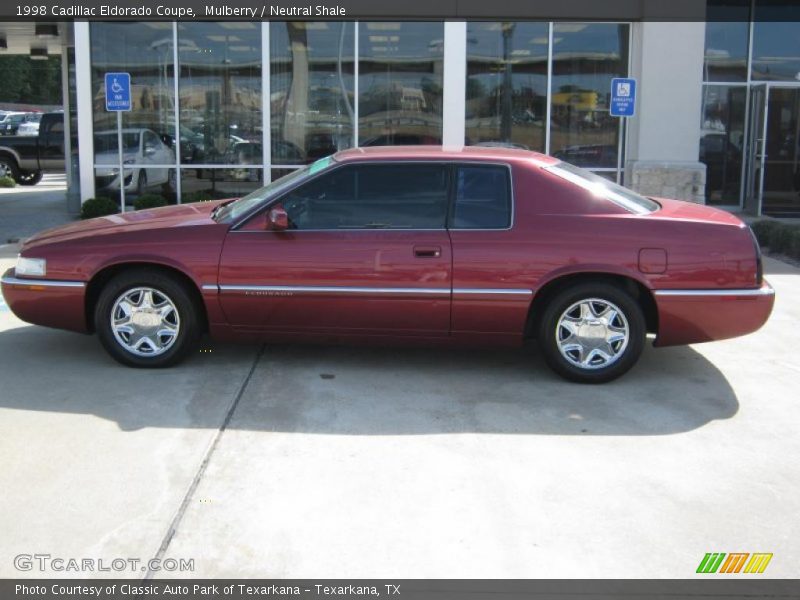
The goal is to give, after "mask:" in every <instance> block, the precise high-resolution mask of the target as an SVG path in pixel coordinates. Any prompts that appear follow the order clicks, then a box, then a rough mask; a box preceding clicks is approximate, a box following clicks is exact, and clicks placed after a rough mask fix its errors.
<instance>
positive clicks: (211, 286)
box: [200, 283, 219, 293]
mask: <svg viewBox="0 0 800 600" xmlns="http://www.w3.org/2000/svg"><path fill="white" fill-rule="evenodd" d="M200 289H202V290H203V291H204V292H217V293H219V286H218V285H217V284H216V283H206V284H203V285H202V286H200Z"/></svg>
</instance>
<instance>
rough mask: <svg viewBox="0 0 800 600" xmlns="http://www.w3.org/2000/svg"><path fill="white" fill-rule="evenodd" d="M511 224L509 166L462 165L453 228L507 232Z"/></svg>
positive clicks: (457, 174)
mask: <svg viewBox="0 0 800 600" xmlns="http://www.w3.org/2000/svg"><path fill="white" fill-rule="evenodd" d="M510 225H511V185H510V181H509V170H508V167H504V166H495V165H476V166H471V165H470V166H459V167H458V168H457V170H456V198H455V203H454V206H453V216H452V221H451V225H450V227H451V228H453V229H506V228H508V227H509V226H510Z"/></svg>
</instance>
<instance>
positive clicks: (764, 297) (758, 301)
mask: <svg viewBox="0 0 800 600" xmlns="http://www.w3.org/2000/svg"><path fill="white" fill-rule="evenodd" d="M655 299H656V305H657V306H658V337H657V338H656V341H655V345H656V346H675V345H680V344H696V343H699V342H710V341H713V340H724V339H727V338H732V337H738V336H740V335H746V334H748V333H752V332H754V331H756V330H758V329H760V328H761V326H762V325H764V323H766V322H767V319H768V318H769V315H770V314H771V313H772V306H773V305H774V304H775V290H773V289H772V286H771V285H769V283H767V282H766V281H764V283H763V285H762V286H761V287H760V288H757V289H745V290H656V291H655Z"/></svg>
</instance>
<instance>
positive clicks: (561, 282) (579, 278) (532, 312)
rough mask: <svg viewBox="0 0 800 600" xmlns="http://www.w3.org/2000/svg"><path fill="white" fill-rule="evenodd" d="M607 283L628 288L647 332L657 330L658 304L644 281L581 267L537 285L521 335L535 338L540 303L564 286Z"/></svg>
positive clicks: (542, 306)
mask: <svg viewBox="0 0 800 600" xmlns="http://www.w3.org/2000/svg"><path fill="white" fill-rule="evenodd" d="M593 282H594V283H610V284H611V285H615V286H618V287H620V288H622V289H624V290H625V291H626V292H628V293H629V294H630V295H631V296H632V297H633V298H634V300H636V302H637V303H638V304H639V306H640V307H641V308H642V313H643V314H644V318H645V324H646V326H647V332H648V333H656V334H657V333H658V306H657V305H656V300H655V297H654V296H653V292H652V291H651V290H650V288H648V287H647V286H646V285H645V284H644V283H642V282H641V281H639V280H638V279H636V278H634V277H631V276H629V275H623V274H621V273H614V272H606V271H581V272H574V273H566V274H561V275H558V276H556V277H553V278H551V279H550V280H548V281H547V282H546V283H545V284H544V285H542V286H541V287H539V288H538V289H537V290H536V291H535V292H534V296H533V300H532V301H531V305H530V307H529V309H528V317H527V320H526V322H525V337H526V338H535V337H536V332H537V331H538V327H539V322H540V319H541V316H542V314H543V313H544V307H545V306H546V305H547V303H548V302H549V301H550V300H551V299H552V298H553V297H554V296H555V295H556V294H558V293H559V292H561V291H562V290H564V289H566V288H567V287H570V286H574V285H578V284H583V283H593Z"/></svg>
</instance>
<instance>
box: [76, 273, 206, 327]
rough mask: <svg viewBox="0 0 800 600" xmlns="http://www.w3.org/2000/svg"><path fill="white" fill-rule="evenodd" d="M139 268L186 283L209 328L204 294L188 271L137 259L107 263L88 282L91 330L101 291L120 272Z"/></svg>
mask: <svg viewBox="0 0 800 600" xmlns="http://www.w3.org/2000/svg"><path fill="white" fill-rule="evenodd" d="M137 268H144V269H152V270H156V271H160V272H162V273H164V274H167V275H169V276H171V277H174V278H175V279H176V280H177V281H180V282H181V283H182V284H183V285H185V286H186V289H187V290H188V291H189V293H190V295H191V297H192V300H193V301H194V303H195V306H196V308H197V310H198V315H199V316H200V319H201V323H202V327H203V329H204V330H207V329H208V311H207V310H206V305H205V302H204V301H203V295H202V293H201V292H200V288H199V287H198V285H197V282H196V281H195V280H194V279H192V278H191V277H190V276H189V275H188V274H187V273H186V272H184V271H182V270H181V269H179V268H178V267H175V266H173V265H166V264H164V263H159V262H151V261H147V260H136V261H130V262H119V263H114V264H110V265H106V266H105V267H103V268H102V269H100V270H99V271H98V272H97V273H95V274H94V275H93V276H92V278H91V279H90V280H89V282H88V283H87V284H86V296H85V308H84V310H85V318H86V325H87V328H88V329H89V331H90V332H92V333H93V332H94V311H95V308H96V307H97V301H98V299H99V298H100V293H101V291H102V290H103V287H105V285H106V284H107V283H108V282H109V281H111V279H113V278H114V277H116V276H117V275H119V274H120V273H123V272H125V271H129V270H131V269H137Z"/></svg>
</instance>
